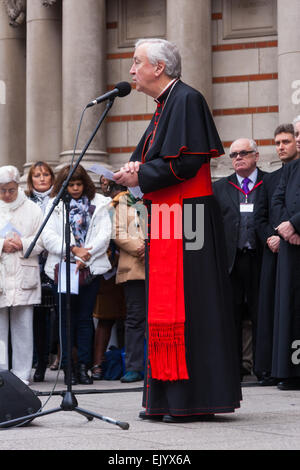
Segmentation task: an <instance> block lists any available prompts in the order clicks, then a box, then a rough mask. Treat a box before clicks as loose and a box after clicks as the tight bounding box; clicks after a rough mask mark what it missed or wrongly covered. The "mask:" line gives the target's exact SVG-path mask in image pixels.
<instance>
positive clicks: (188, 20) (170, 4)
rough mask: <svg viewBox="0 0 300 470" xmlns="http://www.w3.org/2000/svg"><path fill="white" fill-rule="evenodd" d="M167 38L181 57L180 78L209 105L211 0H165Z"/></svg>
mask: <svg viewBox="0 0 300 470" xmlns="http://www.w3.org/2000/svg"><path fill="white" fill-rule="evenodd" d="M167 39H168V40H169V41H172V42H175V43H176V44H177V46H178V48H179V50H180V53H181V57H182V80H183V81H184V82H186V83H187V84H189V85H191V86H192V87H194V88H196V89H197V90H199V91H200V92H201V93H202V94H203V95H204V96H205V98H206V100H207V103H208V105H209V106H211V105H212V60H211V57H212V50H211V47H212V44H211V2H210V1H208V0H188V1H186V0H167Z"/></svg>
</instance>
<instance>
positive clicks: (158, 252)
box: [144, 163, 212, 380]
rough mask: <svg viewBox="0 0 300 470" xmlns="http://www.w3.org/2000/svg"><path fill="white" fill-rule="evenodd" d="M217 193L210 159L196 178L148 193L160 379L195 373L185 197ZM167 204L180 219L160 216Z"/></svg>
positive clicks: (152, 337)
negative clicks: (189, 342)
mask: <svg viewBox="0 0 300 470" xmlns="http://www.w3.org/2000/svg"><path fill="white" fill-rule="evenodd" d="M211 194H212V185H211V177H210V164H209V163H205V164H203V165H202V166H201V168H200V170H199V171H198V173H197V175H196V176H195V177H194V178H191V179H189V180H187V181H184V182H182V183H179V184H177V185H174V186H169V187H167V188H164V189H160V190H158V191H154V192H152V193H148V194H145V195H144V198H145V199H148V200H150V201H151V235H150V252H149V300H148V326H149V338H148V344H149V346H148V347H149V350H148V354H149V361H150V365H151V374H152V378H154V379H158V380H182V379H188V378H189V375H188V371H187V365H186V354H185V336H184V324H185V301H184V277H183V240H182V209H183V199H188V198H194V197H199V196H208V195H211ZM163 204H164V205H166V206H165V207H169V208H170V207H172V206H173V208H174V219H173V220H174V221H175V223H174V224H173V223H172V218H171V223H169V220H168V221H167V222H168V223H167V224H166V220H164V216H162V217H157V216H156V213H157V212H156V211H157V209H158V207H161V206H162V205H163ZM168 213H169V214H170V211H169V212H168ZM166 225H168V226H169V227H166ZM170 225H171V226H173V227H171V228H170ZM174 227H175V230H174ZM166 228H167V229H168V228H169V231H170V236H169V237H168V238H165V237H163V236H162V235H164V232H163V230H164V229H166ZM167 231H168V230H167ZM158 234H159V236H158Z"/></svg>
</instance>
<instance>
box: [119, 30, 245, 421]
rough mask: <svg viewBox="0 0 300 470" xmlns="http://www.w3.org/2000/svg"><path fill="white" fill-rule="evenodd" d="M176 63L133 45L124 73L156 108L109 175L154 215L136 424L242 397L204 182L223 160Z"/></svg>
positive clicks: (150, 42)
mask: <svg viewBox="0 0 300 470" xmlns="http://www.w3.org/2000/svg"><path fill="white" fill-rule="evenodd" d="M180 63H181V59H180V55H179V52H178V49H177V47H176V46H175V45H174V44H172V43H170V42H169V41H166V40H163V39H146V40H141V41H138V43H137V44H136V48H135V52H134V58H133V65H132V67H131V70H130V73H131V75H132V78H133V81H134V83H135V85H136V90H137V91H138V92H143V93H145V94H146V95H149V96H151V97H152V98H154V99H155V101H156V104H157V109H156V112H155V114H154V116H153V118H152V120H151V122H150V124H149V126H148V128H147V130H146V132H145V133H144V135H143V137H142V138H141V140H140V142H139V143H138V145H137V148H136V150H135V151H134V153H133V155H132V157H131V161H130V162H129V163H128V164H126V165H125V166H124V168H122V169H121V170H120V171H119V172H118V173H116V174H115V180H116V181H117V182H118V183H120V184H124V185H126V186H129V187H130V186H137V185H139V186H140V188H141V190H142V192H143V193H144V202H145V204H147V207H148V209H149V213H150V215H151V220H150V239H149V244H147V248H148V249H147V252H146V264H147V285H148V290H147V293H148V309H147V326H148V328H147V345H148V348H147V367H146V371H145V387H144V395H143V406H144V407H145V411H142V412H141V413H140V415H139V416H140V418H142V419H152V420H153V419H159V420H163V421H164V422H167V423H177V422H186V421H196V420H199V421H200V420H203V419H209V418H211V417H213V415H214V413H226V412H233V411H234V410H235V408H238V407H239V402H240V398H241V390H240V381H239V374H238V364H237V353H236V346H235V336H234V319H233V312H232V306H231V302H230V298H229V294H228V291H229V290H230V284H229V277H228V273H227V267H226V259H225V246H224V240H223V227H222V218H221V214H220V210H219V207H218V204H217V202H216V200H215V198H214V197H213V195H212V186H211V177H210V159H211V158H212V157H218V156H219V155H221V154H223V152H224V151H223V147H222V144H221V141H220V139H219V136H218V133H217V130H216V128H215V125H214V122H213V119H212V116H211V114H210V111H209V108H208V106H207V104H206V101H205V99H204V97H203V96H202V95H201V93H200V92H198V91H197V90H195V89H193V88H191V87H190V86H188V85H186V84H185V83H183V82H182V81H181V80H180V74H181V67H180ZM157 206H158V207H161V208H162V207H165V208H167V209H168V208H169V209H171V208H174V209H177V215H179V217H180V218H179V219H178V218H177V217H175V218H177V220H179V221H180V223H179V224H178V225H177V226H176V227H177V230H176V229H175V230H172V233H170V236H168V237H164V236H163V235H161V234H160V233H161V232H159V231H157V233H158V234H159V236H158V237H157V236H156V237H155V236H154V231H155V230H156V229H157V228H160V229H162V228H163V227H162V225H164V220H163V221H162V225H160V223H159V219H160V218H159V217H157V218H155V217H154V215H155V214H154V211H155V208H157ZM156 212H157V211H156ZM169 215H170V214H169ZM162 218H164V216H163V215H162ZM155 220H156V223H155ZM155 225H156V226H155ZM167 225H168V227H170V224H169V223H168V224H167ZM157 226H158V227H157ZM164 228H165V227H164ZM170 228H171V227H170ZM197 228H198V229H199V228H200V229H203V243H201V240H199V239H198V240H197ZM180 229H181V230H182V234H180V233H179V232H180ZM193 230H195V232H196V237H195V233H194V235H193V236H192V237H191V236H190V235H191V231H193ZM173 232H176V233H173ZM199 235H200V234H199ZM200 238H201V236H200ZM192 240H195V242H194V241H192ZM198 242H200V243H198Z"/></svg>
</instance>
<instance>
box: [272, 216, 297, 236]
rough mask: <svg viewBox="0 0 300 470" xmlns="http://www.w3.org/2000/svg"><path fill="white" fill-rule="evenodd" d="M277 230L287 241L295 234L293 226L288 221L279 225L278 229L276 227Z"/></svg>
mask: <svg viewBox="0 0 300 470" xmlns="http://www.w3.org/2000/svg"><path fill="white" fill-rule="evenodd" d="M276 230H277V231H278V233H279V235H280V236H281V237H282V238H283V239H284V240H285V241H289V239H290V237H291V236H292V235H294V233H295V229H294V227H293V225H292V224H291V222H289V221H288V220H287V221H286V222H282V223H281V224H280V225H278V227H276Z"/></svg>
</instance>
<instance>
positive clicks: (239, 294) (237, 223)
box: [213, 116, 300, 390]
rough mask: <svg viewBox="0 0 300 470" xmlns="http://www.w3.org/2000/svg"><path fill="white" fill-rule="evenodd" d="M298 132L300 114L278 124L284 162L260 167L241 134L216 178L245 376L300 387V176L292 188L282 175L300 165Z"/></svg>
mask: <svg viewBox="0 0 300 470" xmlns="http://www.w3.org/2000/svg"><path fill="white" fill-rule="evenodd" d="M299 135H300V116H298V117H296V118H295V119H294V121H293V123H288V124H281V125H279V126H278V127H277V128H276V129H275V131H274V141H275V149H274V151H275V152H276V153H277V157H278V159H279V161H280V163H281V165H280V168H279V169H278V170H276V171H273V172H263V171H261V170H260V169H259V168H258V166H257V163H258V161H259V150H258V148H257V145H256V143H255V142H254V141H253V140H252V139H246V138H241V139H237V140H236V141H234V142H233V143H232V145H231V147H230V152H229V156H230V158H231V160H232V166H233V169H234V170H235V171H234V173H233V174H231V175H230V176H228V177H225V178H221V179H220V180H219V181H216V182H215V183H214V185H213V186H214V194H215V196H216V198H217V200H218V202H219V204H220V207H221V210H222V214H223V221H224V227H225V238H226V247H227V258H228V271H229V274H230V281H231V285H232V292H233V303H234V312H235V324H236V334H237V343H238V350H239V363H240V374H241V379H243V376H244V375H247V374H249V373H254V374H255V375H256V376H257V379H258V383H259V384H260V385H262V386H268V385H269V386H271V385H273V386H274V385H277V386H278V388H279V389H281V390H290V389H300V370H299V369H298V367H297V365H298V364H295V363H293V360H292V357H293V353H294V349H295V347H294V345H295V343H294V341H296V340H297V339H299V334H300V331H299V327H298V323H297V319H298V318H299V314H300V303H299V293H298V285H297V282H298V281H299V273H297V265H298V263H299V254H300V252H299V241H300V239H299V232H298V231H297V227H298V228H299V226H297V223H298V219H297V212H298V211H299V202H298V196H297V185H298V184H299V182H298V181H297V180H296V178H297V176H294V183H291V182H289V187H287V182H288V181H289V178H287V177H286V176H285V175H286V174H287V173H288V174H289V170H290V169H291V168H293V169H294V173H296V170H297V168H298V167H299V164H300V162H299V158H300V137H299ZM292 184H294V185H295V186H294V187H293V186H292ZM298 195H299V193H298ZM288 198H289V199H290V200H289V199H288ZM246 319H249V320H250V321H251V325H252V329H251V343H252V351H251V362H250V366H249V365H247V366H246V365H245V357H244V347H243V346H244V336H243V325H244V322H245V320H246ZM248 364H249V362H248Z"/></svg>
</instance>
